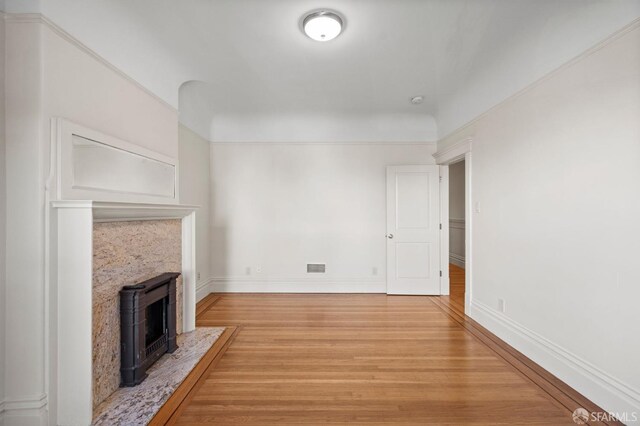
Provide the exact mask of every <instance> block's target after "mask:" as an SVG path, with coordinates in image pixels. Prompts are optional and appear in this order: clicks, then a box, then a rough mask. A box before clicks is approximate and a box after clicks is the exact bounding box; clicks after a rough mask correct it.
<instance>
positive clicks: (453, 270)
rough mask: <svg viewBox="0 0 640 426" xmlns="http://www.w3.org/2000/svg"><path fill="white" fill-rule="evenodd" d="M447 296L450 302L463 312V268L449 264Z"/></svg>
mask: <svg viewBox="0 0 640 426" xmlns="http://www.w3.org/2000/svg"><path fill="white" fill-rule="evenodd" d="M449 298H450V301H451V304H452V305H453V306H454V307H455V308H457V309H458V310H459V311H460V312H462V313H463V314H464V269H462V268H461V267H459V266H456V265H453V264H449Z"/></svg>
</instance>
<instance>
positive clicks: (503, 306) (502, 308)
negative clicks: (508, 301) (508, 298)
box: [498, 299, 506, 314]
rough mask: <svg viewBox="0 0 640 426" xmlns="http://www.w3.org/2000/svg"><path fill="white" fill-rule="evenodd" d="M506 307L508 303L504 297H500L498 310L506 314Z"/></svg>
mask: <svg viewBox="0 0 640 426" xmlns="http://www.w3.org/2000/svg"><path fill="white" fill-rule="evenodd" d="M505 309H506V305H505V302H504V299H498V311H499V312H502V313H503V314H504V311H505Z"/></svg>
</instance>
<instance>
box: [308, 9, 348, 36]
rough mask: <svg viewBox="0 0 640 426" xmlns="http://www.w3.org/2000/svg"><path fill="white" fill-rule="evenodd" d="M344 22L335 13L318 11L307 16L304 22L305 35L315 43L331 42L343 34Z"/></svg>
mask: <svg viewBox="0 0 640 426" xmlns="http://www.w3.org/2000/svg"><path fill="white" fill-rule="evenodd" d="M343 25H344V21H343V20H342V18H341V17H340V16H339V15H338V14H337V13H335V12H331V11H329V10H318V11H314V12H311V13H308V14H306V15H305V17H304V19H303V20H302V29H303V31H304V33H305V34H306V35H307V36H308V37H309V38H310V39H312V40H315V41H329V40H333V39H334V38H336V37H338V36H339V35H340V33H341V32H342V26H343Z"/></svg>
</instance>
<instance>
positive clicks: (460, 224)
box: [449, 219, 465, 229]
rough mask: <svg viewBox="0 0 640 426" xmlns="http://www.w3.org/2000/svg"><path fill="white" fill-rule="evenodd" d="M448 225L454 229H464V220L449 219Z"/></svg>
mask: <svg viewBox="0 0 640 426" xmlns="http://www.w3.org/2000/svg"><path fill="white" fill-rule="evenodd" d="M449 226H450V227H451V228H454V229H464V228H465V220H464V219H449Z"/></svg>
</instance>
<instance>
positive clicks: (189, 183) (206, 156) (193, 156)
mask: <svg viewBox="0 0 640 426" xmlns="http://www.w3.org/2000/svg"><path fill="white" fill-rule="evenodd" d="M178 139H179V145H180V149H179V153H180V203H181V204H190V205H196V206H200V208H199V209H198V211H197V212H196V278H197V284H196V286H197V287H198V288H202V286H206V285H207V284H208V282H209V279H210V278H211V268H210V265H211V251H210V241H211V232H210V226H209V220H210V204H211V202H210V200H211V177H210V176H211V170H210V160H211V153H210V152H209V148H210V145H211V144H210V143H209V141H207V140H205V139H203V138H201V137H200V136H198V135H197V134H196V133H195V132H193V131H192V130H190V129H189V128H187V127H185V126H183V125H180V131H179V136H178ZM199 293H200V294H199V296H203V295H206V294H208V291H207V289H203V290H201V291H200V292H199Z"/></svg>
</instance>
